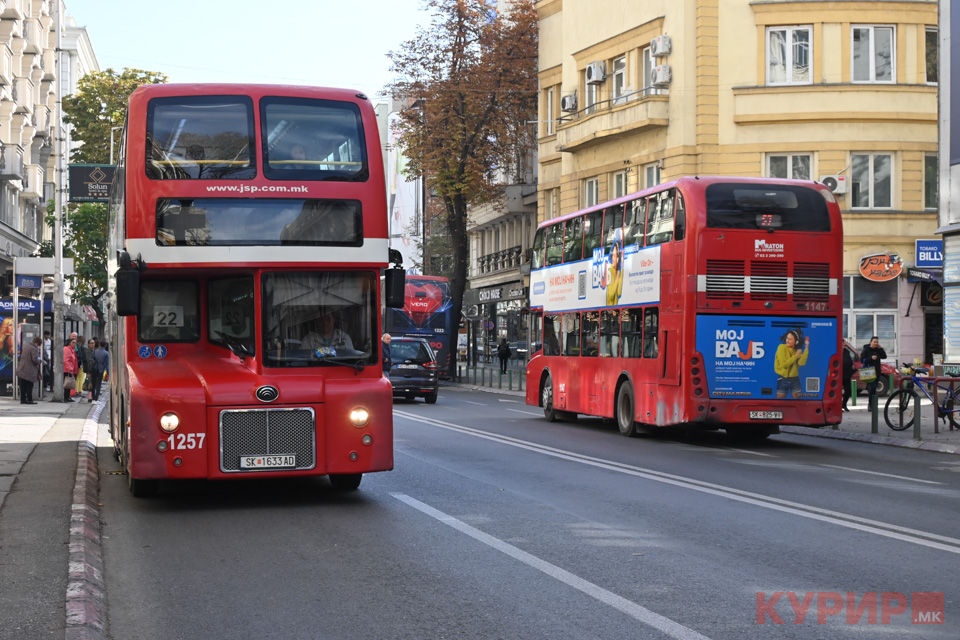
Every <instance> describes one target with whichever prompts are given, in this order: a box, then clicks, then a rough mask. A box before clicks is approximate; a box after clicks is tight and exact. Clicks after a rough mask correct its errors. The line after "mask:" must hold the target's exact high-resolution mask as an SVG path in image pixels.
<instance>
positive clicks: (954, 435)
mask: <svg viewBox="0 0 960 640" xmlns="http://www.w3.org/2000/svg"><path fill="white" fill-rule="evenodd" d="M479 369H480V367H478V371H479ZM470 380H472V378H471V379H465V381H464V382H461V383H456V382H448V381H443V382H441V383H440V385H441V386H451V387H460V388H462V389H470V390H472V391H480V392H486V393H501V394H503V395H509V396H514V397H519V398H523V397H525V395H526V392H525V391H519V390H517V383H518V379H517V375H516V374H515V375H514V376H513V390H512V391H511V390H508V388H507V386H508V382H507V376H504V377H503V388H502V389H501V388H499V387H498V383H499V379H498V377H497V376H496V373H494V375H493V376H491V375H490V372H489V371H488V372H487V375H486V377H485V378H484V381H485V384H483V385H481V384H474V383H473V382H471V381H470ZM491 382H492V386H491ZM879 400H880V402H879V413H878V414H877V433H876V434H873V433H871V429H872V425H871V416H870V412H869V411H868V410H867V397H866V396H860V397H859V398H858V400H857V405H856V406H854V405H853V404H852V403H851V404H850V411H849V412H847V413H844V414H843V422H842V423H841V424H839V425H837V426H836V428H830V427H823V428H812V427H795V426H792V425H781V427H780V431H781V432H782V433H793V434H798V435H805V436H813V437H818V438H835V439H840V440H856V441H858V442H871V443H874V444H884V445H888V446H894V447H907V448H909V449H923V450H925V451H937V452H940V453H956V454H960V429H955V430H953V431H951V430H950V424H949V421H947V422H944V421H942V420H941V421H940V422H939V423H938V425H937V427H938V431H939V433H935V432H934V421H933V405H932V404H930V402H928V401H924V402H921V403H920V413H921V426H920V436H921V438H920V440H917V439H915V438H914V437H913V426H910V428H908V429H906V430H905V431H894V430H892V429H890V427H888V426H887V422H886V420H884V418H883V408H884V407H885V406H886V403H887V399H886V398H885V397H884V398H880V399H879Z"/></svg>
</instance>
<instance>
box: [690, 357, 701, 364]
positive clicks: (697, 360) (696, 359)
mask: <svg viewBox="0 0 960 640" xmlns="http://www.w3.org/2000/svg"><path fill="white" fill-rule="evenodd" d="M690 364H692V365H693V366H697V365H698V364H700V358H698V357H697V356H693V357H692V358H690Z"/></svg>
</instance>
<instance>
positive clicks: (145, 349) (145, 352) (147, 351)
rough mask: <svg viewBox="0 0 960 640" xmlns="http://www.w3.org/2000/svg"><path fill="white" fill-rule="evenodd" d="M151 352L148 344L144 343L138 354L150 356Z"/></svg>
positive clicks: (144, 356) (145, 356)
mask: <svg viewBox="0 0 960 640" xmlns="http://www.w3.org/2000/svg"><path fill="white" fill-rule="evenodd" d="M151 353H152V352H151V350H150V347H149V346H148V345H143V346H141V347H140V348H139V349H137V355H138V356H140V357H141V358H149V357H150V354H151Z"/></svg>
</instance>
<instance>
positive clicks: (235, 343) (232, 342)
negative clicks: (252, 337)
mask: <svg viewBox="0 0 960 640" xmlns="http://www.w3.org/2000/svg"><path fill="white" fill-rule="evenodd" d="M213 334H214V335H215V336H217V337H218V338H220V340H222V341H223V343H224V344H226V345H227V348H228V349H230V351H232V352H233V354H234V355H235V356H237V357H238V358H240V360H241V361H243V359H244V358H246V357H247V356H249V355H251V352H250V349H248V348H247V345H245V344H243V343H242V342H240V338H238V337H237V336H232V335H230V334H228V333H223V332H222V331H213Z"/></svg>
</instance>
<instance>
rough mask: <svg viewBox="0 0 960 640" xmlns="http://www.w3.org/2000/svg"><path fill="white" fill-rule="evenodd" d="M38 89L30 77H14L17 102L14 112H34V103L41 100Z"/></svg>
mask: <svg viewBox="0 0 960 640" xmlns="http://www.w3.org/2000/svg"><path fill="white" fill-rule="evenodd" d="M36 89H37V86H36V85H35V84H33V80H31V79H30V78H27V77H20V78H14V80H13V101H14V102H15V103H17V106H16V109H15V110H14V113H33V107H34V105H36V104H37V102H39V100H38V96H37V90H36Z"/></svg>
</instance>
